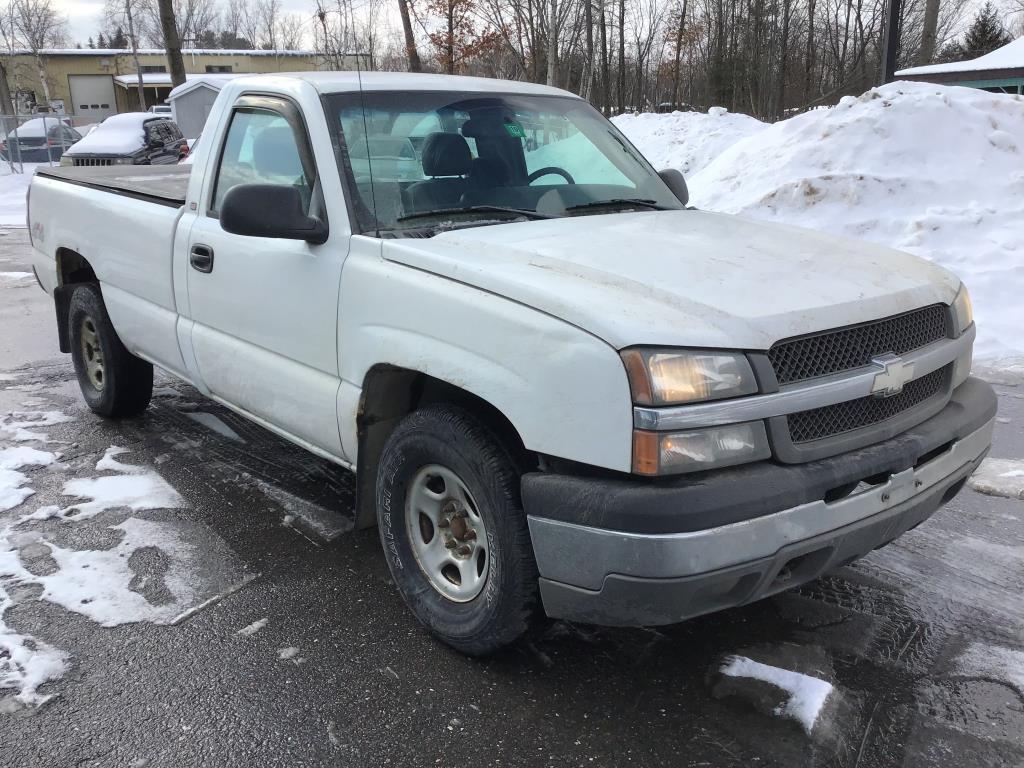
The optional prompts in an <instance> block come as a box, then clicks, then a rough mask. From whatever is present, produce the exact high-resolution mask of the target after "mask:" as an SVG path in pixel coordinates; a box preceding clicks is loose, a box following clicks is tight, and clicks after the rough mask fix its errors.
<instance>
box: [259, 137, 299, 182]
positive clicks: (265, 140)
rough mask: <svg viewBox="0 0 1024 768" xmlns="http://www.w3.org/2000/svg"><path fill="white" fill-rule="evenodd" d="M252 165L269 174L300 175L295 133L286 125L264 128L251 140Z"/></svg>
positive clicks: (260, 171)
mask: <svg viewBox="0 0 1024 768" xmlns="http://www.w3.org/2000/svg"><path fill="white" fill-rule="evenodd" d="M252 157H253V167H254V169H255V170H256V172H257V173H264V174H267V175H270V176H295V177H298V176H301V175H302V160H301V159H300V158H299V150H298V147H297V146H296V145H295V134H294V133H293V132H292V129H291V128H290V127H289V126H287V125H271V126H268V127H266V128H264V129H263V130H262V131H260V132H259V133H258V134H256V138H255V139H254V140H253V146H252Z"/></svg>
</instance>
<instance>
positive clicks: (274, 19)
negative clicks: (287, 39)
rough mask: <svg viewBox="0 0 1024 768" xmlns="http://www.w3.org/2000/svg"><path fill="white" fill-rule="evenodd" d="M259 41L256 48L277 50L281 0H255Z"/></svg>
mask: <svg viewBox="0 0 1024 768" xmlns="http://www.w3.org/2000/svg"><path fill="white" fill-rule="evenodd" d="M255 7H256V16H257V17H258V19H259V36H260V42H259V45H258V46H257V47H258V48H264V49H266V50H270V51H276V50H279V46H278V32H279V29H280V22H281V0H256V6H255Z"/></svg>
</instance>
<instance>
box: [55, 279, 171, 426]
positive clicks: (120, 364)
mask: <svg viewBox="0 0 1024 768" xmlns="http://www.w3.org/2000/svg"><path fill="white" fill-rule="evenodd" d="M68 324H69V327H68V331H69V333H68V336H69V338H70V339H71V359H72V361H73V362H74V364H75V373H77V374H78V385H79V388H80V389H81V390H82V397H83V398H84V399H85V402H86V405H88V406H89V408H90V409H91V410H92V411H93V412H94V413H97V414H99V415H100V416H107V417H112V418H117V417H122V416H137V415H138V414H140V413H142V412H143V411H144V410H146V406H148V405H149V400H150V398H151V397H152V395H153V365H152V364H151V363H148V362H146V361H145V360H142V359H141V358H138V357H136V356H135V355H133V354H132V353H131V352H129V351H128V350H127V349H126V348H125V346H124V344H122V343H121V339H120V338H118V335H117V332H116V331H115V330H114V326H113V324H112V323H111V322H110V317H109V316H108V315H107V308H106V306H105V305H104V304H103V296H102V294H101V293H100V288H99V286H98V285H94V284H92V283H84V284H82V285H79V286H78V287H76V288H75V290H74V293H72V294H71V305H70V307H69V308H68Z"/></svg>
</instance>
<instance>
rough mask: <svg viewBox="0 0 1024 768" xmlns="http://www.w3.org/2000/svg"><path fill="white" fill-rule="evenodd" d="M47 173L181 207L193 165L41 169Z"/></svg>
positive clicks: (106, 190)
mask: <svg viewBox="0 0 1024 768" xmlns="http://www.w3.org/2000/svg"><path fill="white" fill-rule="evenodd" d="M36 173H37V174H39V175H40V176H47V177H49V178H52V179H57V180H59V181H66V182H68V183H70V184H78V185H80V186H83V187H91V188H93V189H99V190H102V191H105V192H111V193H113V194H115V195H125V196H127V197H135V198H138V199H141V200H147V201H149V202H153V203H158V204H160V205H167V206H171V207H173V208H180V207H181V206H183V205H184V204H185V195H186V192H187V190H188V180H189V176H190V175H191V173H192V166H191V165H112V166H106V167H100V168H94V167H80V168H74V167H68V166H54V167H52V168H40V169H39V170H37V171H36Z"/></svg>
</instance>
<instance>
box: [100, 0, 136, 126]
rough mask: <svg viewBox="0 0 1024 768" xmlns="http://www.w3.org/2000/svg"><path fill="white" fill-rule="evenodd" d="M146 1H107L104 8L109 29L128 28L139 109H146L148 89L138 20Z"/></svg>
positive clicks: (104, 16) (104, 15)
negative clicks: (139, 40) (143, 69)
mask: <svg viewBox="0 0 1024 768" xmlns="http://www.w3.org/2000/svg"><path fill="white" fill-rule="evenodd" d="M143 2H144V0H107V3H106V5H105V6H104V8H103V19H104V21H105V22H106V24H107V26H108V27H111V28H113V27H127V28H128V45H129V46H130V48H131V51H132V62H133V63H134V64H135V73H136V75H137V76H138V78H137V88H138V94H139V108H140V109H145V108H146V88H145V84H144V82H143V77H142V67H141V66H139V43H138V24H137V23H136V19H137V18H138V16H139V13H140V12H141V11H142V9H143Z"/></svg>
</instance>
